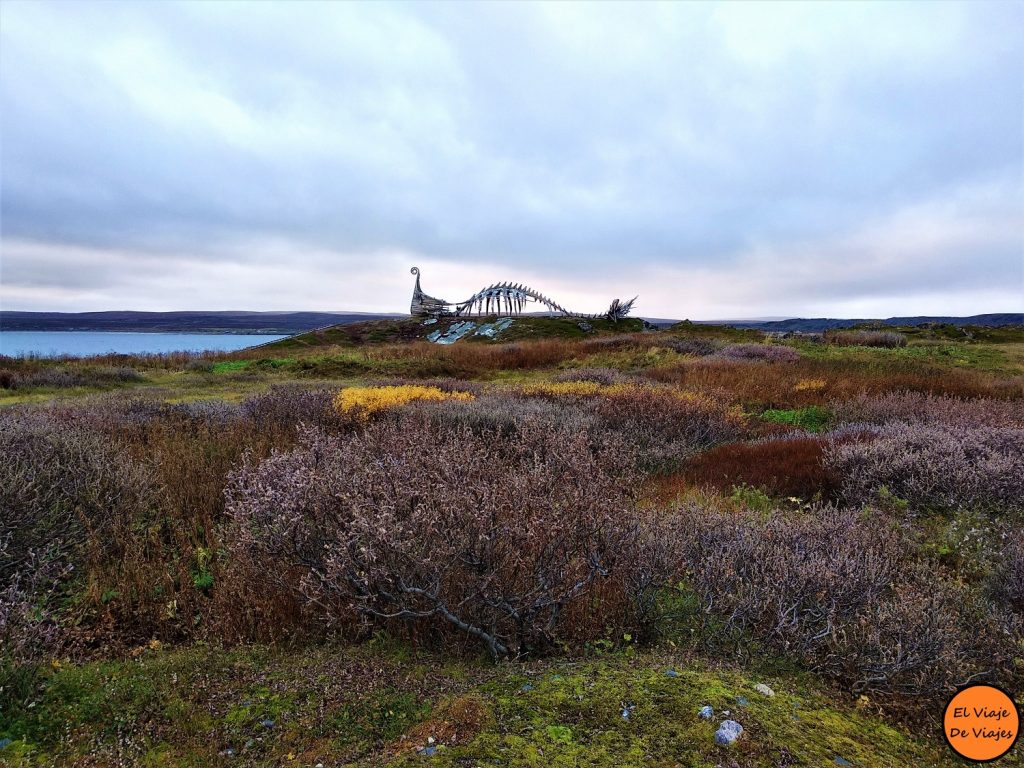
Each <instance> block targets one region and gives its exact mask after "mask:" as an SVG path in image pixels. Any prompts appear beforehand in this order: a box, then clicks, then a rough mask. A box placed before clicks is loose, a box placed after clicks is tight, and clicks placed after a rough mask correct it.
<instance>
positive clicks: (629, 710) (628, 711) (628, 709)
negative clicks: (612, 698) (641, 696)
mask: <svg viewBox="0 0 1024 768" xmlns="http://www.w3.org/2000/svg"><path fill="white" fill-rule="evenodd" d="M634 709H636V704H633V703H632V702H629V703H627V702H622V719H623V720H629V718H631V717H632V716H633V710H634Z"/></svg>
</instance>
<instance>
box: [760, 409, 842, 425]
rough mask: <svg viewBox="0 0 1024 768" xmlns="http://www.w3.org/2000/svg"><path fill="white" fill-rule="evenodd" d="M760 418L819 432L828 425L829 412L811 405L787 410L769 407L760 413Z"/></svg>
mask: <svg viewBox="0 0 1024 768" xmlns="http://www.w3.org/2000/svg"><path fill="white" fill-rule="evenodd" d="M761 418H762V419H764V420H765V421H771V422H774V423H776V424H789V425H790V426H793V427H800V428H801V429H806V430H807V431H808V432H821V431H822V430H823V429H825V428H826V427H827V426H828V423H829V420H830V419H831V414H830V413H829V412H828V411H827V410H826V409H824V408H822V407H821V406H817V405H811V406H808V407H807V408H794V409H789V410H782V409H776V408H769V409H768V410H767V411H765V412H764V413H762V414H761Z"/></svg>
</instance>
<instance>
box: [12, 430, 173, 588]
mask: <svg viewBox="0 0 1024 768" xmlns="http://www.w3.org/2000/svg"><path fill="white" fill-rule="evenodd" d="M0 455H3V457H4V460H3V461H0V509H2V510H3V513H4V514H3V519H2V521H0V522H2V529H0V537H3V538H4V539H5V540H6V556H5V558H4V561H3V562H2V563H0V583H3V582H4V581H6V580H8V579H11V578H13V577H14V574H15V573H16V572H18V571H20V570H22V569H23V568H24V567H25V564H26V563H27V562H28V561H29V560H30V559H31V558H32V557H33V553H37V552H43V551H50V553H51V557H53V558H55V559H58V560H62V561H63V560H65V559H67V560H68V561H70V562H75V563H77V564H79V565H80V564H81V563H82V559H81V558H82V557H84V556H85V553H86V551H87V550H90V549H91V550H92V557H93V558H94V559H95V558H100V557H101V555H100V554H99V553H100V552H103V553H104V555H102V557H104V558H110V557H114V558H116V557H117V554H118V553H119V552H120V553H123V549H122V546H123V544H124V537H121V536H118V535H117V532H118V529H119V528H120V527H121V526H124V525H134V524H137V522H138V521H144V520H146V519H147V517H148V515H147V512H148V511H149V510H150V509H151V508H152V505H153V500H154V496H155V487H154V483H153V479H152V477H151V475H150V474H149V473H148V472H147V471H146V470H145V469H143V468H142V467H141V466H140V465H138V464H137V463H135V462H133V461H131V460H130V459H129V458H128V457H127V456H125V455H124V453H123V452H121V451H119V450H118V449H117V447H116V446H114V445H112V444H111V442H110V441H109V440H106V439H104V438H103V437H102V436H101V435H99V434H97V433H95V432H93V431H91V430H89V429H86V428H84V427H82V426H79V425H75V424H73V423H69V422H66V421H63V420H59V419H58V418H54V417H53V415H51V414H49V413H47V412H46V411H8V412H3V413H2V414H0ZM54 546H60V547H61V551H60V552H54V551H53V547H54Z"/></svg>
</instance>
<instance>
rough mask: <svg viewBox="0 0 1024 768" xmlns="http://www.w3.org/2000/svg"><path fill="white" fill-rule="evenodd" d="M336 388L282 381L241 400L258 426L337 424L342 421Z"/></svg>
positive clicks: (247, 413) (245, 409) (282, 426)
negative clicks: (338, 411)
mask: <svg viewBox="0 0 1024 768" xmlns="http://www.w3.org/2000/svg"><path fill="white" fill-rule="evenodd" d="M334 395H335V390H334V389H328V388H326V387H308V386H303V385H301V384H282V385H278V386H274V387H271V388H270V389H269V390H268V391H267V392H264V393H262V394H259V395H252V396H250V397H247V398H246V399H245V400H243V401H242V411H243V412H244V413H245V414H246V415H247V416H248V417H249V418H251V419H252V420H253V421H254V422H256V425H257V426H259V427H266V426H273V427H277V428H290V427H296V426H298V425H299V424H315V425H320V426H325V427H327V426H337V425H338V424H340V423H341V419H340V418H339V417H338V414H337V412H336V411H335V410H334V407H333V406H332V401H333V399H334Z"/></svg>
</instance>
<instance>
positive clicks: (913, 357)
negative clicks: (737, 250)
mask: <svg viewBox="0 0 1024 768" xmlns="http://www.w3.org/2000/svg"><path fill="white" fill-rule="evenodd" d="M517 322H518V321H517ZM414 324H416V325H417V327H416V328H415V329H412V328H411V326H410V321H381V323H378V324H376V325H375V324H371V323H366V324H360V325H361V326H362V327H356V328H348V327H342V328H339V329H328V330H326V331H323V332H320V333H319V334H312V335H307V337H306V339H305V340H304V341H303V342H302V343H298V342H297V340H292V342H294V343H287V344H285V343H281V344H278V345H268V346H264V347H260V348H255V349H250V350H243V351H241V352H235V353H216V354H210V355H198V356H197V355H163V356H140V357H127V356H104V357H103V358H93V359H87V360H71V359H60V360H19V361H13V360H8V359H4V360H2V361H0V377H2V378H0V382H3V386H4V388H3V389H0V405H2V406H3V407H0V451H2V453H3V456H4V462H3V463H2V464H0V509H3V511H4V515H5V517H4V520H3V523H4V527H3V530H2V535H0V641H2V648H3V651H2V652H0V713H2V714H0V743H4V742H3V741H2V740H4V739H10V740H11V741H10V743H7V744H6V746H3V747H0V761H6V763H10V764H12V765H58V766H63V765H97V766H100V765H113V764H121V765H197V766H198V765H221V764H223V765H282V764H285V765H290V764H296V765H309V766H314V765H316V763H317V762H323V763H324V765H338V764H360V765H386V764H398V765H406V764H413V763H415V764H420V763H423V762H426V761H430V762H432V763H433V764H438V765H469V764H473V765H527V766H528V765H541V764H544V765H577V764H581V763H586V764H592V765H596V766H619V765H693V766H717V765H730V764H731V762H732V761H735V763H736V764H738V765H749V766H780V765H829V764H840V765H843V764H845V762H837V761H839V760H841V761H846V762H849V763H851V764H853V765H858V766H869V765H871V766H874V765H879V766H888V765H893V766H896V765H926V766H927V765H947V764H953V763H952V761H951V759H950V757H949V752H948V750H946V749H945V747H944V746H943V745H942V744H941V743H940V741H939V740H938V738H937V736H936V734H937V731H936V729H935V723H936V719H937V718H938V717H939V716H940V714H941V708H942V706H943V704H944V702H945V700H946V698H947V697H948V694H949V692H950V691H951V690H954V689H955V688H956V686H957V685H959V684H961V683H962V682H963V680H965V679H968V678H970V679H977V680H988V681H992V682H995V683H997V684H1000V685H1002V686H1004V687H1005V688H1007V689H1008V690H1012V691H1020V690H1024V646H1022V645H1021V642H1020V638H1021V637H1024V581H1022V579H1021V574H1022V573H1024V543H1022V541H1021V538H1020V536H1019V531H1020V530H1021V526H1022V525H1024V517H1022V515H1024V509H1022V506H1021V502H1020V499H1022V498H1024V486H1022V480H1021V478H1022V477H1024V459H1022V457H1024V378H1022V370H1024V369H1022V363H1024V355H1022V350H1024V344H1022V343H1020V342H1019V341H1017V340H1014V338H1013V336H1012V334H1009V335H1008V332H1003V333H1001V334H999V335H997V336H993V337H992V340H988V337H987V336H986V334H983V333H980V332H979V333H975V334H974V335H973V336H970V337H967V336H965V337H964V338H963V339H961V338H959V337H955V338H954V337H952V336H950V335H949V334H947V333H946V332H945V331H942V332H938V331H937V332H936V333H935V334H932V335H931V336H928V335H927V334H924V333H920V334H910V333H907V334H904V335H905V336H906V337H907V343H906V345H905V346H900V345H897V346H881V347H880V346H865V345H863V344H849V343H846V342H848V341H850V340H851V339H853V340H864V341H879V343H881V342H884V343H886V344H890V343H892V341H891V339H889V338H888V337H885V338H883V339H881V340H878V339H876V338H875V337H874V336H857V337H847V338H845V339H844V340H843V343H839V344H834V343H829V342H828V340H827V339H814V338H807V337H799V336H798V337H793V338H784V339H780V338H769V337H766V336H765V335H764V334H761V333H759V332H756V331H746V330H744V331H739V330H736V329H731V328H724V327H714V326H704V325H693V324H687V323H684V324H679V325H677V326H674V327H673V328H671V329H667V330H663V331H650V330H648V331H639V330H637V331H636V332H623V331H625V330H627V329H626V328H623V327H618V328H599V329H596V330H595V331H594V332H585V331H584V330H583V329H582V328H579V327H578V325H577V326H574V328H575V331H572V330H571V329H566V328H562V327H556V326H555V325H554V324H552V323H551V322H548V321H546V320H545V319H542V318H533V319H530V322H529V324H528V325H529V328H525V327H524V329H522V330H524V333H523V337H521V338H518V339H513V340H509V339H508V338H500V337H499V338H497V339H490V338H486V337H483V338H477V339H474V340H472V341H470V340H463V341H459V342H457V343H454V344H450V345H439V344H433V343H430V342H427V341H425V340H423V338H422V334H421V331H426V332H431V328H432V326H423V325H422V323H419V322H418V321H416V322H415V323H414ZM511 327H513V328H514V327H515V325H513V326H511ZM343 329H344V330H343ZM525 330H530V332H531V333H532V334H533V335H534V337H532V338H526V336H528V335H530V334H526V333H525ZM413 331H415V333H414V332H413ZM577 331H578V334H577V333H576V332H577ZM885 332H886V333H889V332H890V331H889V330H888V329H887V330H886V331H885ZM900 332H902V331H900ZM403 334H406V335H403ZM536 336H541V337H542V338H536ZM545 336H546V337H545ZM901 344H902V342H901ZM349 406H351V407H349ZM894 648H899V649H901V652H900V653H893V650H892V649H894ZM670 672H671V674H669V673H670ZM761 682H765V683H767V684H769V685H770V686H771V687H772V688H773V689H774V690H775V691H776V696H774V697H765V696H763V695H761V694H759V693H757V692H756V691H755V690H754V686H755V685H756V684H757V683H761ZM744 702H745V703H744ZM705 704H708V705H711V706H713V707H714V709H715V712H716V715H715V718H714V720H713V721H712V722H706V721H704V720H702V719H700V718H699V717H698V716H697V714H696V712H697V710H698V709H699V708H700V707H701V706H704V705H705ZM725 710H729V712H730V713H731V717H732V718H734V719H737V720H738V721H739V722H741V723H742V725H743V727H744V729H745V730H744V735H743V736H742V737H741V739H740V741H739V742H738V743H737V744H736V745H735V746H733V747H729V748H726V747H719V746H716V745H715V744H714V740H713V732H714V728H715V727H717V724H718V723H719V722H720V721H721V720H722V719H723V717H724V714H723V712H724V711H725ZM624 711H625V712H626V713H627V714H626V716H623V712H624ZM268 723H269V724H268ZM431 738H433V739H434V742H433V743H431V742H430V741H429V739H431ZM426 747H435V748H436V753H435V754H433V755H432V756H430V755H424V754H420V753H419V752H418V751H417V750H419V749H422V748H426ZM229 750H232V751H233V753H232V754H233V756H231V755H230V754H229ZM1007 764H1012V763H1007Z"/></svg>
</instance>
